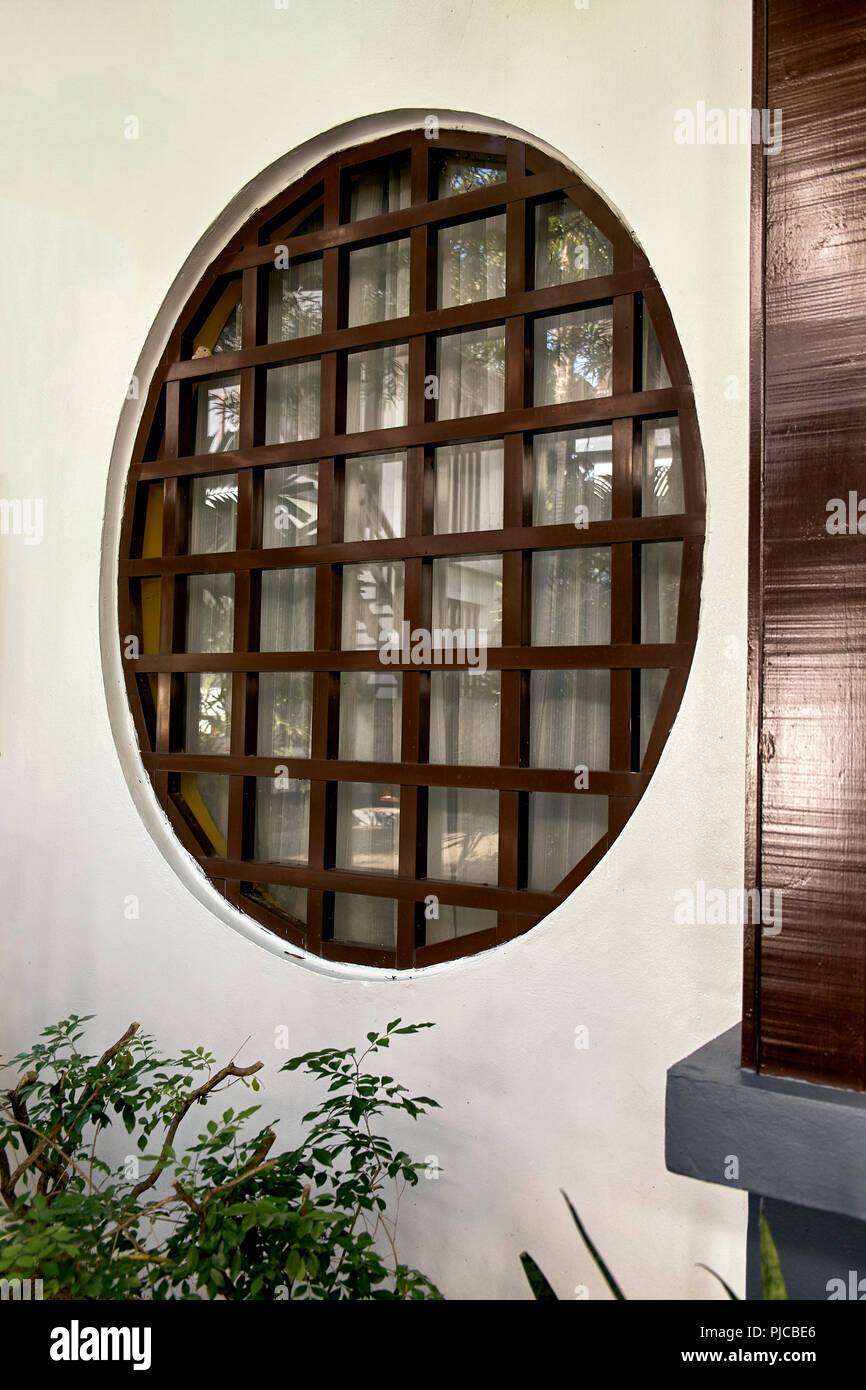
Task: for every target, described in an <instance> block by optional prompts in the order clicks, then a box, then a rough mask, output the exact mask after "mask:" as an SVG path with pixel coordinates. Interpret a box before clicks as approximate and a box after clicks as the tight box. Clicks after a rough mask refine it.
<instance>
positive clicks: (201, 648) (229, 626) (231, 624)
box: [186, 574, 235, 652]
mask: <svg viewBox="0 0 866 1390" xmlns="http://www.w3.org/2000/svg"><path fill="white" fill-rule="evenodd" d="M234 634H235V577H234V574H191V575H190V576H189V578H188V579H187V582H186V650H187V651H188V652H230V651H231V650H232V649H233V647H234Z"/></svg>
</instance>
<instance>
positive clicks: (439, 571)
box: [433, 555, 502, 648]
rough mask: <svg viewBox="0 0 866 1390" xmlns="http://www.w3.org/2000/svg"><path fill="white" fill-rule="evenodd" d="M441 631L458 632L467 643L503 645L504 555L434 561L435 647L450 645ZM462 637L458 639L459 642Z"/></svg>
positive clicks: (455, 640) (471, 556)
mask: <svg viewBox="0 0 866 1390" xmlns="http://www.w3.org/2000/svg"><path fill="white" fill-rule="evenodd" d="M437 630H438V631H439V632H440V633H448V632H455V631H456V632H458V633H462V634H463V639H462V640H463V642H464V643H465V642H467V641H469V640H472V639H470V638H469V637H468V634H469V633H474V634H475V637H474V640H475V641H476V642H478V641H479V637H478V634H479V632H484V633H486V637H484V638H481V639H480V640H481V641H482V642H483V643H484V644H485V645H486V646H488V647H499V646H501V645H502V556H501V555H460V556H455V557H453V558H452V557H443V558H440V559H436V560H434V561H433V646H434V647H437V648H438V647H447V645H448V642H449V638H448V637H445V636H442V637H438V638H437V635H436V634H437ZM459 641H460V638H459V637H458V638H456V639H454V643H455V645H456V644H457V643H458V642H459Z"/></svg>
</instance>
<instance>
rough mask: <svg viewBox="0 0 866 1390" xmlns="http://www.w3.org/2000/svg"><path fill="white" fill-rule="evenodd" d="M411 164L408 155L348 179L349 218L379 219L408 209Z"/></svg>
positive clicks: (383, 162)
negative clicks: (349, 192) (349, 184)
mask: <svg viewBox="0 0 866 1390" xmlns="http://www.w3.org/2000/svg"><path fill="white" fill-rule="evenodd" d="M411 168H412V166H411V162H410V158H409V156H408V155H398V156H397V157H396V158H395V159H388V160H382V161H380V163H378V164H375V165H374V166H373V167H372V168H370V169H364V170H362V172H361V173H359V174H353V175H352V177H351V194H350V205H349V218H350V220H351V221H352V222H358V221H360V220H361V219H362V218H364V217H381V216H382V215H383V213H386V212H397V211H398V210H399V209H400V208H407V207H408V206H409V203H410V201H411V196H412V175H411Z"/></svg>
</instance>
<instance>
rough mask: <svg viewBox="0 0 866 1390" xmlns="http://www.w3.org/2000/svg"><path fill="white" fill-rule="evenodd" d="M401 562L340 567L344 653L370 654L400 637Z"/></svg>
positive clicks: (401, 616) (401, 602)
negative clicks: (394, 635) (369, 652)
mask: <svg viewBox="0 0 866 1390" xmlns="http://www.w3.org/2000/svg"><path fill="white" fill-rule="evenodd" d="M402 622H403V561H402V560H395V561H392V562H391V563H390V564H386V565H344V566H343V626H342V640H341V646H342V647H343V649H344V651H349V652H358V651H373V650H375V649H377V648H380V647H382V646H384V644H385V643H386V642H387V641H388V640H389V638H390V636H391V633H392V632H396V633H397V634H398V637H401V636H402V626H401V625H402Z"/></svg>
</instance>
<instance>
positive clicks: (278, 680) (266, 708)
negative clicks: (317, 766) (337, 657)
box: [256, 671, 313, 758]
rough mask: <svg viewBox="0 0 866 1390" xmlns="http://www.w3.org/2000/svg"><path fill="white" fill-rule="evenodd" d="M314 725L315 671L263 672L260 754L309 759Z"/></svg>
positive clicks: (260, 701)
mask: <svg viewBox="0 0 866 1390" xmlns="http://www.w3.org/2000/svg"><path fill="white" fill-rule="evenodd" d="M312 727H313V673H312V671H261V672H260V673H259V726H258V742H257V744H256V748H257V752H258V756H259V757H260V758H270V757H274V758H309V756H310V741H311V737H312Z"/></svg>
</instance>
